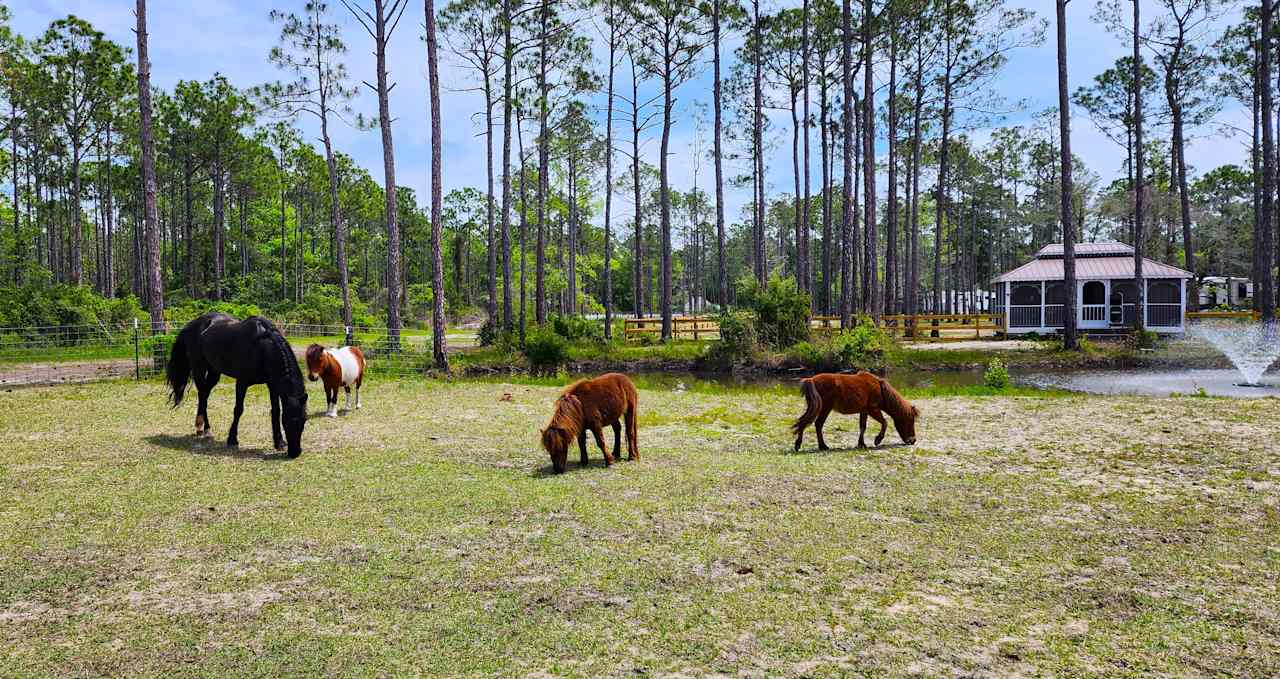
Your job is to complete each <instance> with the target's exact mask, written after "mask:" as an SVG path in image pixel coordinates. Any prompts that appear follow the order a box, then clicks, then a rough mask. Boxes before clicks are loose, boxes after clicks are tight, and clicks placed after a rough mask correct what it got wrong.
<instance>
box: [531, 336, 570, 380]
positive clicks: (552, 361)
mask: <svg viewBox="0 0 1280 679" xmlns="http://www.w3.org/2000/svg"><path fill="white" fill-rule="evenodd" d="M524 357H525V358H526V359H527V360H528V361H529V367H530V368H531V369H532V370H533V371H534V372H535V373H538V374H542V375H551V374H555V372H556V371H558V370H559V369H560V366H562V365H564V364H565V363H566V362H568V360H569V342H568V340H566V339H565V338H564V337H562V336H561V335H559V334H557V333H556V332H555V331H554V330H552V328H551V327H550V326H548V325H542V326H537V327H534V328H532V329H531V330H530V331H529V332H528V333H527V334H526V335H525V339H524Z"/></svg>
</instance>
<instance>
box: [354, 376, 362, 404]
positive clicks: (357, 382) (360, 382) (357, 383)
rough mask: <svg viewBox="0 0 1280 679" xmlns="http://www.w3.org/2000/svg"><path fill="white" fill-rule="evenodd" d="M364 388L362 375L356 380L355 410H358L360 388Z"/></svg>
mask: <svg viewBox="0 0 1280 679" xmlns="http://www.w3.org/2000/svg"><path fill="white" fill-rule="evenodd" d="M363 386H364V375H361V376H360V377H359V378H358V379H357V380H356V410H359V409H360V387H363Z"/></svg>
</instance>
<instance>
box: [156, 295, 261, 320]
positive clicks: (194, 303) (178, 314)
mask: <svg viewBox="0 0 1280 679" xmlns="http://www.w3.org/2000/svg"><path fill="white" fill-rule="evenodd" d="M211 311H216V312H218V313H223V314H227V315H228V316H234V317H235V318H248V317H249V316H261V315H262V309H259V308H258V306H257V305H256V304H242V303H240V302H225V301H224V302H215V301H213V300H211V299H189V300H185V301H183V302H181V303H178V304H175V305H172V306H169V307H166V308H165V310H164V319H165V320H166V321H168V322H170V323H176V324H182V323H186V322H187V321H190V320H191V319H193V318H196V317H197V316H201V315H203V314H207V313H209V312H211Z"/></svg>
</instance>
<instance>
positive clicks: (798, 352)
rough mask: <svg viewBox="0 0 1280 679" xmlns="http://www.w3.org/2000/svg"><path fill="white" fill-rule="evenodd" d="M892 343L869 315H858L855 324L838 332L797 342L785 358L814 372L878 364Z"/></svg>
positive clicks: (868, 366) (876, 365) (788, 350)
mask: <svg viewBox="0 0 1280 679" xmlns="http://www.w3.org/2000/svg"><path fill="white" fill-rule="evenodd" d="M891 342H892V340H890V339H889V336H888V335H886V334H885V333H884V331H882V330H880V329H879V328H877V327H876V326H875V324H874V323H872V322H871V319H870V318H867V317H866V316H861V317H859V318H858V323H857V325H855V326H853V327H852V328H850V329H849V330H846V331H844V332H842V333H840V334H838V335H833V336H829V337H825V338H821V339H817V340H814V341H811V342H797V343H796V344H794V345H792V346H791V347H790V348H789V349H787V360H788V361H790V362H792V363H798V364H800V365H803V366H804V367H806V368H809V369H810V370H814V371H817V372H831V371H838V370H849V369H853V368H873V367H879V366H882V365H883V364H884V355H885V351H886V350H887V349H888V348H889V346H890V343H891Z"/></svg>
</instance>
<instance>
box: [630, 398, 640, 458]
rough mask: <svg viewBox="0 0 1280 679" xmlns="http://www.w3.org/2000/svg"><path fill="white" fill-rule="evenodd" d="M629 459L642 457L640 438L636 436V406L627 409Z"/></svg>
mask: <svg viewBox="0 0 1280 679" xmlns="http://www.w3.org/2000/svg"><path fill="white" fill-rule="evenodd" d="M627 459H628V460H639V459H640V439H639V437H637V436H636V408H635V406H634V405H633V406H631V407H630V408H628V409H627Z"/></svg>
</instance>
